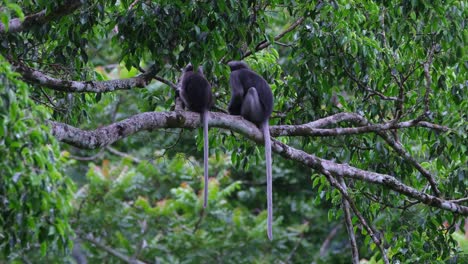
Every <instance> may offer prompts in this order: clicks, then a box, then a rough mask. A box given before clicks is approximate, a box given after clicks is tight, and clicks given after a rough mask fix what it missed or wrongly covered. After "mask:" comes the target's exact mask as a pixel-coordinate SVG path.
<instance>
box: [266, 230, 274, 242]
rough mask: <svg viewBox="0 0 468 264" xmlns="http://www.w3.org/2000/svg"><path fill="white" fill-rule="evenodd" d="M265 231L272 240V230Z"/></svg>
mask: <svg viewBox="0 0 468 264" xmlns="http://www.w3.org/2000/svg"><path fill="white" fill-rule="evenodd" d="M267 233H268V239H269V240H270V241H272V240H273V232H272V231H271V230H268V232H267Z"/></svg>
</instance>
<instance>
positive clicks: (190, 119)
mask: <svg viewBox="0 0 468 264" xmlns="http://www.w3.org/2000/svg"><path fill="white" fill-rule="evenodd" d="M209 114H210V122H209V125H210V127H220V128H226V129H230V130H233V131H235V132H238V133H240V134H242V135H244V136H245V137H246V138H248V139H250V140H253V141H255V142H257V143H258V144H263V136H262V133H261V132H260V130H259V129H258V128H257V127H256V126H255V125H253V124H252V123H250V122H248V121H246V120H244V119H243V118H241V117H239V116H231V115H226V114H222V113H213V112H210V113H209ZM50 125H51V126H52V131H53V134H54V135H55V136H56V138H57V139H58V140H60V141H62V142H65V143H68V144H70V145H74V146H76V147H80V148H91V149H93V148H100V147H104V146H108V145H110V144H112V143H113V142H115V141H117V140H120V139H122V138H124V137H127V136H130V135H132V134H135V133H137V132H139V131H142V130H155V129H160V128H197V127H199V126H200V117H199V114H197V113H193V112H184V111H174V112H160V113H156V112H147V113H142V114H138V115H135V116H133V117H131V118H128V119H125V120H123V121H120V122H117V123H114V124H111V125H108V126H105V127H101V128H98V129H96V130H93V131H85V130H81V129H79V128H75V127H72V126H70V125H67V124H63V123H58V122H50ZM272 150H273V151H274V152H276V153H278V154H280V155H281V156H283V157H284V158H287V159H291V160H295V161H297V162H300V163H302V164H304V165H306V166H308V167H310V168H314V169H316V170H318V171H322V169H325V170H327V171H328V172H330V173H331V174H332V175H335V176H342V177H347V178H353V179H358V180H363V181H366V182H369V183H373V184H377V185H382V186H385V187H387V188H390V189H391V190H394V191H395V192H398V193H401V194H404V195H406V196H408V197H411V198H413V199H416V200H418V201H420V202H421V203H424V204H427V205H429V206H432V207H437V208H441V209H444V210H448V211H451V212H454V213H460V214H463V215H468V207H466V206H462V205H459V204H456V203H453V202H450V201H447V200H444V199H441V198H438V197H435V196H432V195H429V194H426V193H423V192H420V191H418V190H416V189H414V188H412V187H410V186H407V185H405V184H403V183H402V182H400V181H398V180H397V179H396V178H395V177H393V176H390V175H386V174H381V173H376V172H371V171H365V170H361V169H358V168H355V167H352V166H349V165H347V164H338V163H335V162H333V161H330V160H325V159H321V158H318V157H316V156H315V155H311V154H308V153H306V152H304V151H302V150H298V149H295V148H292V147H290V146H288V145H286V144H284V143H281V142H279V141H277V140H272Z"/></svg>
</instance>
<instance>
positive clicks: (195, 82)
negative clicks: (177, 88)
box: [181, 72, 212, 113]
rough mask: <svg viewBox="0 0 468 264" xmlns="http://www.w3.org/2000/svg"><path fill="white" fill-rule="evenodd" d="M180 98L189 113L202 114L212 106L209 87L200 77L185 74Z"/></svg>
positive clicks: (192, 73) (196, 74) (193, 74)
mask: <svg viewBox="0 0 468 264" xmlns="http://www.w3.org/2000/svg"><path fill="white" fill-rule="evenodd" d="M182 82H183V83H182V87H183V88H182V91H181V97H182V100H183V101H184V103H185V105H186V106H187V107H188V109H190V111H194V112H198V113H202V112H203V111H206V110H209V109H210V108H211V106H212V94H211V85H210V83H209V82H208V81H207V80H206V79H205V77H203V76H202V75H200V74H198V73H194V72H186V73H185V76H184V79H183V80H182Z"/></svg>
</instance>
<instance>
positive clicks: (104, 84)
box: [11, 61, 157, 93]
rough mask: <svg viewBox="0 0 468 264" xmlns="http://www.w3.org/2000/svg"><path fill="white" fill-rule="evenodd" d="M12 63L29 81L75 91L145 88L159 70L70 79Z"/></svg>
mask: <svg viewBox="0 0 468 264" xmlns="http://www.w3.org/2000/svg"><path fill="white" fill-rule="evenodd" d="M11 63H12V64H13V66H14V70H15V71H16V72H18V73H20V74H21V75H22V76H23V78H24V79H25V80H26V81H27V82H29V83H34V84H39V85H42V86H45V87H47V88H50V89H53V90H57V91H62V92H73V93H83V92H91V93H104V92H112V91H116V90H129V89H132V88H134V87H138V88H143V87H145V86H146V85H147V84H148V83H149V82H150V81H151V79H152V78H153V77H154V76H155V75H156V71H157V69H156V67H151V68H150V69H149V70H148V71H147V72H145V73H143V74H140V75H138V76H136V77H133V78H128V79H121V80H110V81H68V80H61V79H56V78H54V77H51V76H48V75H46V74H44V73H43V72H41V71H38V70H35V69H32V68H29V67H28V66H26V65H24V64H22V63H19V62H13V61H12V62H11Z"/></svg>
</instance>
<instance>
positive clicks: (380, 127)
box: [270, 113, 449, 196]
mask: <svg viewBox="0 0 468 264" xmlns="http://www.w3.org/2000/svg"><path fill="white" fill-rule="evenodd" d="M343 121H350V122H354V123H357V124H358V125H361V126H360V127H347V128H341V127H339V128H330V129H320V128H316V127H323V126H328V125H332V124H336V123H339V122H343ZM416 126H422V127H428V128H432V129H435V130H441V131H448V130H449V129H448V128H447V127H444V126H439V125H435V124H431V123H429V122H421V121H419V120H418V119H414V120H410V121H405V122H400V123H395V122H393V121H392V122H388V123H384V124H376V125H369V122H368V121H367V120H366V119H365V118H364V117H363V116H360V115H358V114H355V113H339V114H336V115H332V116H329V117H325V118H322V119H319V120H316V121H314V122H311V123H307V124H304V125H297V126H291V125H287V126H273V127H271V129H270V130H271V132H270V133H271V135H272V136H337V135H352V134H361V133H368V132H375V133H377V134H378V135H379V136H380V137H382V138H383V139H384V140H385V141H386V142H387V144H389V145H390V146H391V147H392V148H393V150H395V152H396V153H398V154H399V155H400V156H401V157H402V158H403V159H405V160H406V161H407V162H408V163H409V164H411V165H412V166H414V167H415V168H416V169H417V170H418V171H419V172H420V173H421V174H422V175H423V177H424V178H426V179H427V180H428V182H429V183H430V185H431V188H432V190H433V191H434V194H435V195H437V196H440V194H441V193H440V191H439V188H438V187H437V183H436V180H435V178H434V176H432V175H431V173H430V172H429V171H427V170H426V169H424V168H423V167H422V166H421V164H419V163H418V162H417V161H416V159H414V158H413V157H412V156H411V155H410V154H409V153H408V152H407V151H406V150H405V149H404V148H403V146H402V145H401V144H400V143H398V142H396V141H395V140H394V139H392V137H390V136H389V135H388V134H387V133H386V132H385V131H386V130H391V129H398V128H406V127H416Z"/></svg>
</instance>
